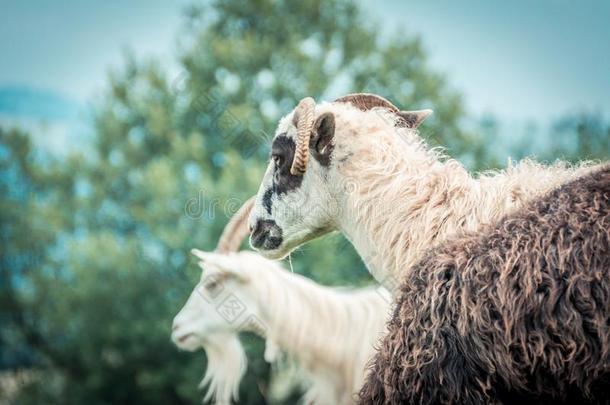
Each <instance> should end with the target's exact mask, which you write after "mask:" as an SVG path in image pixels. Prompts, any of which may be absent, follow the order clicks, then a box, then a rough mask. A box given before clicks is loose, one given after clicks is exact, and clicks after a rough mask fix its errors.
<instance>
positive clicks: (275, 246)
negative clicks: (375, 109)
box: [249, 105, 337, 259]
mask: <svg viewBox="0 0 610 405" xmlns="http://www.w3.org/2000/svg"><path fill="white" fill-rule="evenodd" d="M318 110H321V111H319V112H318V114H317V118H316V120H315V124H314V131H313V133H312V136H311V140H310V145H311V148H310V155H311V158H310V159H309V162H308V167H307V171H306V172H305V173H303V174H296V175H295V174H293V173H292V172H291V166H292V163H293V160H294V157H295V148H296V139H297V126H296V122H294V121H295V120H294V119H293V117H294V112H292V113H290V114H288V115H287V116H285V117H284V118H283V119H282V120H281V121H280V123H279V125H278V128H277V130H276V135H275V137H274V139H273V143H272V145H271V157H270V162H269V165H268V167H267V170H266V172H265V175H264V178H263V180H262V183H261V186H260V188H259V191H258V194H257V197H256V203H255V206H254V208H253V210H252V213H251V215H250V220H249V224H250V229H251V230H252V233H251V236H250V243H251V245H252V246H253V247H254V248H255V249H257V250H259V251H261V253H263V254H264V255H265V256H266V257H268V258H271V259H278V258H281V257H284V256H285V255H287V254H288V253H289V252H290V251H291V250H292V249H294V248H295V247H297V246H299V245H300V244H302V243H304V242H306V241H308V240H311V239H313V238H315V237H317V236H320V235H322V234H325V233H327V232H329V231H331V230H333V229H334V228H335V224H334V219H335V218H334V216H335V215H336V209H334V208H336V206H337V204H336V202H335V190H334V189H333V187H332V186H331V185H332V184H333V183H332V182H333V179H334V177H335V175H334V173H335V165H334V162H333V159H334V158H335V153H334V149H335V148H334V144H333V137H334V132H335V115H334V114H333V112H332V111H330V105H325V106H321V107H319V108H318Z"/></svg>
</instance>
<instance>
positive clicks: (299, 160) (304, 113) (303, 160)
mask: <svg viewBox="0 0 610 405" xmlns="http://www.w3.org/2000/svg"><path fill="white" fill-rule="evenodd" d="M315 107H316V102H315V101H314V99H313V98H311V97H305V98H304V99H303V100H301V101H300V102H299V105H298V106H297V108H296V110H295V112H294V114H295V118H296V122H297V142H296V148H295V150H294V159H293V160H292V166H291V167H290V173H291V174H292V175H293V176H301V175H303V174H305V170H307V162H308V161H309V138H310V137H311V132H312V131H313V124H314V109H315Z"/></svg>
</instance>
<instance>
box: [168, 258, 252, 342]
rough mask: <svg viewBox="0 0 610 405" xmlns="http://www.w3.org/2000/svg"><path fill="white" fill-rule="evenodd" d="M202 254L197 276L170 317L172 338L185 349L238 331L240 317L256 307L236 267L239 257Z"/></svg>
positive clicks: (245, 281)
mask: <svg viewBox="0 0 610 405" xmlns="http://www.w3.org/2000/svg"><path fill="white" fill-rule="evenodd" d="M201 253H202V254H204V253H203V252H201ZM205 255H206V257H207V259H205V260H202V261H201V262H199V265H200V267H201V268H202V270H203V272H202V275H201V279H200V281H199V283H198V284H197V286H196V287H195V289H194V290H193V292H192V293H191V295H190V296H189V298H188V300H187V302H186V304H185V305H184V307H183V308H182V309H181V310H180V312H179V313H178V314H177V315H176V317H175V318H174V321H173V327H172V341H173V342H174V343H175V344H176V345H177V346H178V347H180V348H181V349H184V350H188V351H195V350H197V349H198V348H200V347H202V346H204V345H206V344H210V343H211V344H213V341H214V339H216V340H218V339H217V337H218V336H226V335H227V334H228V333H235V332H238V331H239V330H241V326H242V323H243V319H246V317H247V316H248V315H249V314H252V313H253V312H254V313H256V311H257V310H258V307H257V305H256V302H255V301H254V299H253V298H252V297H251V294H249V293H248V288H247V285H248V283H249V282H250V281H249V279H248V278H247V277H246V276H245V275H244V274H243V272H242V271H240V261H239V260H236V259H235V258H232V257H229V256H225V255H220V254H214V253H205ZM200 257H201V256H200ZM242 318H243V319H242Z"/></svg>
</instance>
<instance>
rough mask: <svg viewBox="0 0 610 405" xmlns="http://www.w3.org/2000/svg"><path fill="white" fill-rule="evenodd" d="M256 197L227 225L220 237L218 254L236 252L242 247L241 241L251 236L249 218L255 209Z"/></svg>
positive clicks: (248, 201)
mask: <svg viewBox="0 0 610 405" xmlns="http://www.w3.org/2000/svg"><path fill="white" fill-rule="evenodd" d="M255 199H256V196H253V197H250V198H249V199H248V200H247V201H246V202H245V203H244V204H243V205H242V206H241V208H240V209H239V210H237V212H236V213H235V215H233V217H232V218H231V220H229V223H228V224H227V225H225V229H224V230H223V231H222V235H220V239H219V240H218V245H217V246H216V252H218V253H230V252H236V251H237V250H238V249H239V245H241V241H242V240H244V238H245V237H246V236H248V235H249V234H250V229H248V217H249V216H250V211H252V207H254V201H255Z"/></svg>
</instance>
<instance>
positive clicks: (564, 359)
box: [360, 165, 610, 404]
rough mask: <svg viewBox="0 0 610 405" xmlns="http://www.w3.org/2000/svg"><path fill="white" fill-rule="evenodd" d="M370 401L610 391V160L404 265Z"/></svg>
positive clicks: (366, 393) (537, 398) (566, 397)
mask: <svg viewBox="0 0 610 405" xmlns="http://www.w3.org/2000/svg"><path fill="white" fill-rule="evenodd" d="M396 301H397V305H396V307H395V309H394V314H393V317H392V319H391V321H390V322H389V333H388V334H387V335H386V336H385V337H384V339H383V342H382V344H381V347H380V349H379V351H378V352H377V354H376V355H375V358H374V361H373V366H372V369H371V372H370V373H369V374H368V377H367V382H366V383H365V385H364V386H363V388H362V390H361V393H360V396H361V403H364V404H408V403H413V404H435V403H460V404H482V403H506V404H511V403H522V402H518V401H524V402H525V403H557V402H559V401H561V402H565V403H574V404H579V403H610V398H609V397H608V393H609V392H610V165H608V166H606V167H604V168H602V169H600V170H599V171H595V172H593V173H591V174H589V175H586V176H585V177H583V178H581V179H579V180H576V181H573V182H570V183H567V184H565V185H563V186H561V187H559V188H558V189H556V190H554V191H552V192H550V193H549V194H546V195H544V196H543V197H540V198H539V199H537V200H535V201H532V202H530V203H528V204H526V205H525V206H524V207H523V208H521V209H519V210H518V211H517V212H515V213H513V214H510V215H507V216H506V217H504V218H503V219H501V220H500V221H499V222H498V223H496V224H493V225H488V226H486V227H484V229H482V230H480V231H479V232H476V233H474V232H471V233H467V234H465V235H461V236H454V237H452V238H449V240H447V241H446V242H445V243H444V244H442V245H441V246H439V247H437V248H435V249H431V250H429V251H428V252H426V254H425V255H424V257H423V259H422V260H421V261H419V262H418V263H417V264H416V265H414V266H413V267H412V268H411V270H410V271H408V272H407V273H406V274H405V277H404V279H403V280H402V282H401V285H400V293H399V294H398V296H397V298H396Z"/></svg>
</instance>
